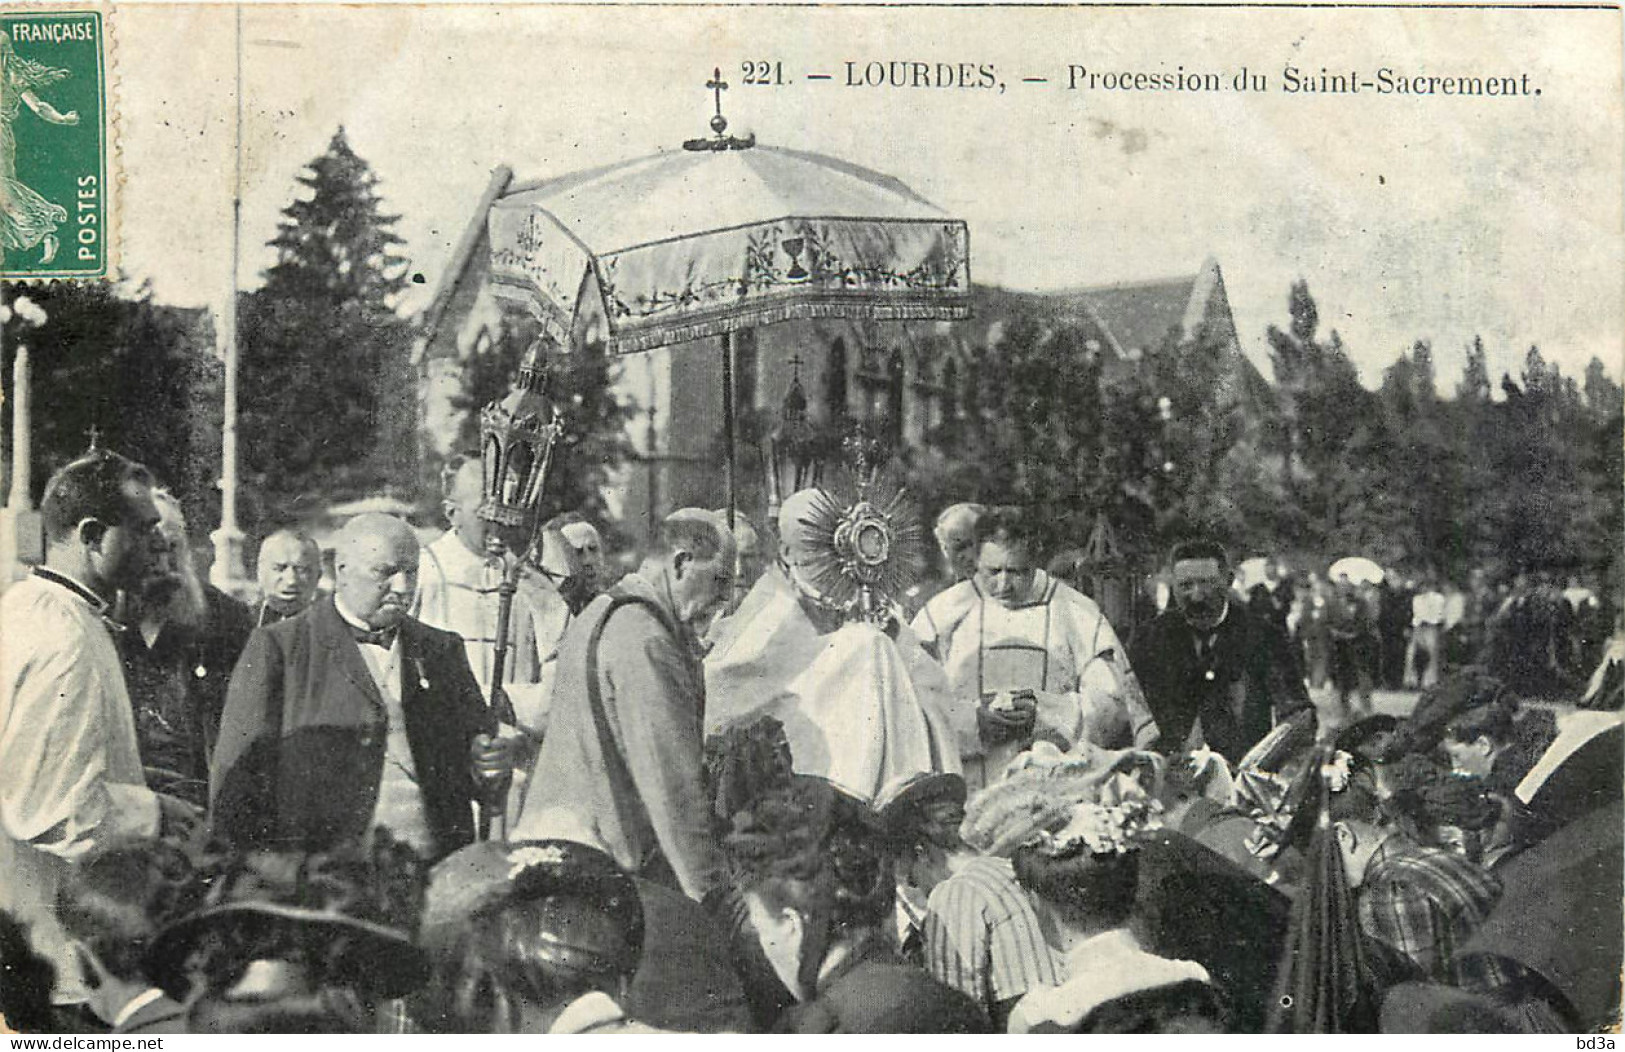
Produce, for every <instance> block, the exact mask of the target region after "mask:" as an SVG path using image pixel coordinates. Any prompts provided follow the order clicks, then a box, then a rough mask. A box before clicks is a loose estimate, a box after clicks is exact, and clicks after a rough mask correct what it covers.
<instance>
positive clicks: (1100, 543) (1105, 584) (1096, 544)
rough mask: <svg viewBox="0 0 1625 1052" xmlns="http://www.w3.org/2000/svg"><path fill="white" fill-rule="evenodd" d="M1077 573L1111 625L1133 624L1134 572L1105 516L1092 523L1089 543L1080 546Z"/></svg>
mask: <svg viewBox="0 0 1625 1052" xmlns="http://www.w3.org/2000/svg"><path fill="white" fill-rule="evenodd" d="M1079 570H1080V571H1081V573H1082V576H1084V577H1086V578H1088V579H1089V581H1090V583H1091V585H1092V587H1091V589H1090V593H1091V595H1092V596H1093V597H1094V600H1095V603H1096V604H1097V605H1099V607H1100V609H1101V612H1102V613H1104V614H1105V615H1106V619H1107V620H1108V621H1110V622H1111V623H1112V624H1114V625H1132V624H1134V621H1135V618H1134V596H1135V593H1136V587H1135V586H1136V581H1135V576H1134V568H1133V566H1132V564H1131V563H1130V560H1129V559H1128V557H1127V556H1126V555H1125V554H1124V552H1123V549H1122V546H1121V545H1119V544H1118V543H1117V535H1116V534H1115V533H1113V532H1112V527H1111V523H1109V522H1107V521H1106V516H1105V515H1101V516H1100V517H1099V518H1097V519H1096V520H1095V528H1094V529H1093V530H1092V531H1091V532H1090V534H1089V542H1088V543H1087V544H1085V545H1084V546H1083V557H1082V558H1081V559H1080V560H1079Z"/></svg>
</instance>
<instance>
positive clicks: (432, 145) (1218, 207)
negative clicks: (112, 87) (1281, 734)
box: [19, 3, 1625, 391]
mask: <svg viewBox="0 0 1625 1052" xmlns="http://www.w3.org/2000/svg"><path fill="white" fill-rule="evenodd" d="M235 23H236V19H235V17H234V14H233V11H232V9H230V8H226V7H207V6H174V7H172V6H165V5H159V4H149V3H135V4H125V5H121V6H120V7H119V8H118V9H117V11H116V13H115V19H114V31H115V33H116V54H117V60H116V76H117V78H118V81H117V108H118V111H119V113H120V124H119V144H120V161H121V167H122V174H123V183H122V185H121V193H122V198H121V202H122V220H121V223H122V227H121V231H122V245H123V255H122V262H123V267H124V270H125V272H126V274H127V276H128V277H129V278H130V279H132V280H134V281H150V282H151V283H152V286H153V288H154V291H155V293H156V294H157V296H158V297H159V298H160V299H161V300H163V301H166V302H171V303H176V304H183V305H194V306H195V305H215V304H219V303H222V302H225V293H226V290H227V289H228V288H229V287H230V285H229V283H230V260H231V200H232V186H233V171H234V164H233V158H234V150H233V143H234V136H233V131H234V126H235V122H236V99H235V95H234V80H235V77H234V46H233V45H234V41H235V39H236V28H235ZM1621 39H1622V36H1621V32H1620V14H1619V12H1618V11H1617V10H1616V11H1605V10H1597V11H1584V10H1580V11H1574V10H1569V11H1560V10H1545V11H1540V10H1440V9H1412V10H1390V9H1354V10H1351V9H1346V8H1323V9H1307V10H1306V9H1294V8H1279V9H1256V8H1254V9H1210V8H1188V7H1185V8H1149V7H1147V8H1126V7H1109V8H1108V7H1101V8H1020V9H1003V10H996V9H989V8H964V9H952V8H923V7H913V8H877V7H845V8H831V7H822V8H815V7H796V8H787V7H773V8H749V7H729V8H724V7H705V6H700V5H696V6H689V7H660V8H651V7H642V8H637V7H548V8H540V7H525V6H517V5H515V6H498V7H483V6H474V5H460V6H455V7H405V6H383V5H380V6H371V7H318V6H302V7H298V8H291V7H279V6H274V5H269V4H256V5H251V6H249V7H247V8H245V9H244V12H243V15H242V41H243V46H242V56H243V95H242V102H243V124H242V134H243V144H244V145H243V153H242V181H243V198H242V227H241V229H242V246H243V247H242V251H241V257H240V258H241V267H240V279H239V280H240V283H241V285H242V287H245V288H252V287H254V286H255V285H257V284H258V283H259V280H260V274H261V273H262V272H263V270H264V268H265V267H266V266H267V265H268V264H269V263H270V262H271V255H270V253H269V252H268V251H267V250H266V249H265V248H264V243H265V242H266V241H267V240H268V239H270V238H271V237H272V236H273V235H274V233H275V230H276V224H277V219H278V214H279V212H280V211H281V209H283V208H284V207H286V206H287V204H288V203H289V202H290V200H292V197H293V195H294V193H295V190H296V185H295V181H294V180H295V177H296V176H297V175H298V173H299V172H300V170H301V168H302V167H303V166H304V165H305V164H306V163H308V162H309V161H310V160H311V159H312V158H313V157H315V156H316V155H317V154H319V153H320V152H321V151H322V150H323V149H324V148H325V146H326V144H327V142H328V140H329V139H330V138H331V137H332V135H333V133H334V131H335V129H336V128H338V127H339V126H340V125H342V126H343V127H344V129H345V131H346V134H347V135H348V137H349V140H350V143H351V145H352V147H353V148H354V149H355V150H356V152H357V153H359V154H360V155H361V156H362V157H363V158H365V159H366V160H367V161H368V162H369V163H370V164H371V165H372V166H373V168H374V170H375V171H376V173H377V175H378V177H379V179H380V190H381V193H382V194H383V196H384V198H385V203H386V205H387V207H388V208H389V209H390V210H391V211H393V212H397V213H399V214H400V216H401V218H400V221H399V223H398V226H397V230H398V232H399V233H400V234H401V235H402V236H403V237H404V238H405V240H406V249H405V251H406V254H407V255H408V256H409V257H410V259H411V267H412V270H413V271H414V272H417V273H421V274H422V275H423V276H424V279H425V280H424V283H423V284H422V285H420V286H417V287H415V288H414V289H413V291H412V293H411V294H410V295H409V297H408V299H407V301H406V302H405V303H404V304H403V307H404V308H405V309H413V308H418V307H421V306H422V305H423V303H424V302H425V301H426V300H427V297H428V296H429V295H430V294H432V291H433V289H434V287H435V285H436V283H437V282H438V281H439V280H440V279H441V278H442V277H443V275H444V272H445V268H446V266H447V263H448V259H449V257H450V255H451V251H452V246H453V245H454V244H455V242H456V241H457V239H458V237H459V235H460V234H461V232H462V231H463V229H464V227H465V226H466V224H467V223H468V221H469V218H470V216H471V214H472V212H473V209H474V207H475V204H476V200H477V198H478V196H479V194H480V191H481V190H482V189H483V188H484V186H485V185H486V182H487V180H488V178H489V174H490V171H491V169H492V168H494V167H496V166H498V165H508V166H510V167H512V168H513V169H514V170H515V172H516V173H517V175H518V178H520V179H530V178H539V177H544V176H550V175H558V174H563V173H565V172H568V171H572V170H574V169H578V168H584V167H593V166H597V165H601V164H605V163H609V162H613V161H617V160H623V159H629V158H633V157H638V156H642V155H646V154H650V153H654V152H657V151H661V150H669V149H675V148H677V147H678V146H679V144H680V142H681V141H682V140H683V139H684V138H689V137H694V136H698V135H702V134H705V132H706V128H705V121H706V120H707V119H708V118H709V117H710V115H711V101H712V100H711V93H710V92H709V91H707V90H706V88H705V87H704V84H705V81H706V80H707V79H708V78H709V77H710V74H711V71H712V69H713V67H721V69H722V70H723V76H724V78H725V79H726V80H728V81H729V82H730V84H731V87H730V89H729V90H728V91H727V92H726V93H724V100H723V104H724V110H725V112H726V113H727V114H728V116H729V118H730V120H731V121H732V122H733V128H732V129H731V130H739V131H744V130H749V131H753V132H754V133H755V134H756V135H757V137H758V138H759V139H760V140H761V141H762V142H764V143H773V144H776V145H783V146H788V147H793V148H798V149H806V150H813V151H816V152H820V153H827V154H832V155H835V156H838V157H842V158H845V159H847V160H850V161H853V162H855V163H858V164H862V165H866V166H868V167H871V168H875V169H878V170H880V171H883V172H886V173H888V174H890V175H893V176H896V177H897V178H899V179H901V180H903V181H904V182H905V183H907V184H909V185H910V186H911V187H913V188H914V189H915V190H916V191H918V192H919V193H921V194H922V195H924V196H925V197H927V198H928V199H930V200H932V201H934V202H935V203H936V204H938V205H939V206H941V207H942V208H943V209H945V210H946V211H948V212H949V213H951V214H953V215H956V216H959V217H961V218H963V219H965V220H966V221H967V223H968V224H969V228H970V233H971V250H972V263H971V270H972V275H973V277H974V279H975V280H976V281H978V282H982V283H991V284H997V285H1003V286H1006V287H1010V288H1017V289H1035V290H1048V289H1063V288H1074V287H1084V286H1094V285H1103V284H1110V283H1116V282H1127V281H1136V280H1145V279H1154V278H1160V277H1168V276H1174V275H1180V274H1194V273H1195V272H1196V270H1197V268H1198V267H1199V266H1200V264H1201V263H1202V261H1203V260H1204V259H1206V258H1207V257H1209V256H1212V257H1214V258H1216V259H1217V260H1218V262H1219V264H1220V267H1221V269H1222V271H1223V274H1224V279H1225V284H1226V288H1227V290H1228V292H1229V296H1230V301H1231V305H1232V308H1233V311H1234V314H1235V318H1236V323H1237V328H1238V330H1239V331H1240V334H1241V338H1242V342H1243V345H1244V349H1245V350H1246V351H1247V353H1248V354H1249V356H1250V357H1252V358H1253V359H1254V360H1255V362H1257V363H1258V364H1259V365H1260V366H1261V368H1263V369H1264V372H1265V375H1266V376H1268V375H1270V372H1269V366H1268V350H1267V344H1266V342H1265V339H1264V332H1265V329H1266V327H1267V326H1269V325H1270V324H1275V325H1278V326H1281V327H1283V328H1284V327H1286V325H1287V321H1288V315H1287V295H1288V290H1289V288H1290V285H1291V283H1292V282H1293V281H1294V280H1296V279H1298V278H1303V279H1305V280H1307V281H1308V283H1309V287H1310V290H1311V291H1312V292H1313V294H1314V295H1315V298H1316V300H1317V302H1318V305H1319V309H1320V316H1321V319H1322V326H1323V327H1324V328H1336V329H1337V330H1338V332H1339V333H1340V334H1341V336H1342V338H1343V340H1344V342H1345V344H1346V345H1347V346H1348V347H1349V349H1350V353H1351V354H1352V356H1353V358H1354V360H1355V361H1356V363H1357V364H1358V365H1359V366H1360V369H1361V372H1362V376H1363V378H1364V379H1365V381H1366V382H1367V383H1368V384H1369V385H1373V386H1374V385H1375V384H1376V383H1378V382H1380V379H1381V373H1382V370H1383V368H1384V367H1385V366H1386V365H1387V364H1389V363H1390V362H1392V361H1393V360H1394V358H1395V357H1396V356H1397V354H1398V353H1399V352H1400V351H1402V350H1404V349H1407V348H1409V347H1410V345H1411V344H1412V343H1413V342H1414V341H1415V340H1417V339H1429V340H1431V341H1432V344H1433V347H1434V356H1435V360H1436V362H1437V368H1438V372H1439V375H1440V377H1441V387H1442V388H1443V389H1444V390H1446V391H1448V390H1450V389H1451V387H1453V384H1454V380H1455V378H1456V377H1457V376H1459V374H1460V370H1461V364H1462V361H1463V352H1464V348H1465V347H1466V345H1467V344H1468V343H1469V342H1470V341H1471V339H1472V337H1473V336H1474V334H1480V335H1482V336H1483V338H1484V341H1485V344H1486V347H1487V349H1488V351H1489V364H1490V368H1491V371H1492V375H1499V373H1500V372H1502V371H1511V372H1512V373H1513V374H1514V375H1516V373H1517V370H1518V368H1519V367H1520V365H1521V364H1522V361H1523V356H1524V352H1525V350H1526V349H1527V348H1528V347H1529V345H1530V344H1531V343H1538V344H1539V345H1540V347H1541V350H1542V352H1543V354H1544V355H1545V356H1546V358H1547V359H1548V360H1549V361H1555V362H1557V363H1558V364H1560V365H1561V366H1562V368H1563V370H1564V372H1565V373H1567V374H1570V375H1579V374H1580V373H1581V372H1583V370H1584V369H1585V366H1586V364H1587V362H1589V361H1590V359H1591V358H1592V357H1593V356H1596V357H1599V358H1601V359H1602V360H1603V362H1604V363H1605V365H1606V366H1607V368H1608V370H1609V372H1610V373H1611V374H1612V375H1614V376H1615V377H1619V376H1620V375H1621V373H1622V371H1625V370H1622V368H1621V366H1622V362H1625V342H1622V340H1625V215H1622V214H1625V171H1622V168H1625V91H1622V83H1621V76H1622V61H1621ZM19 50H21V49H20V48H19ZM894 60H898V61H907V62H925V63H930V64H931V66H932V72H933V79H934V76H935V72H936V64H937V63H947V64H950V65H953V66H958V65H959V64H961V63H967V64H970V65H971V66H972V67H976V68H977V71H978V75H979V69H980V67H982V66H989V67H991V68H992V75H993V79H994V80H995V81H996V82H997V83H999V84H1002V85H1003V90H1002V91H1001V90H1000V89H999V88H997V87H995V88H993V89H981V88H976V87H958V86H952V85H950V86H936V85H932V86H919V87H915V86H903V87H894V86H889V85H883V86H863V85H860V86H849V85H848V83H847V80H848V75H847V69H848V67H847V63H848V62H851V63H854V65H853V66H852V67H851V68H852V69H853V70H854V71H856V72H857V74H858V75H859V77H860V78H861V75H862V71H863V70H864V69H865V68H866V67H867V66H868V63H870V62H882V63H887V62H891V61H894ZM747 62H764V63H781V64H782V67H781V68H782V71H783V76H784V78H785V79H786V80H788V81H789V83H786V84H783V85H777V86H752V85H746V84H744V83H742V77H743V73H744V70H743V69H742V63H747ZM1289 66H1290V67H1294V68H1296V69H1298V70H1301V71H1303V72H1304V73H1305V74H1311V75H1318V74H1319V72H1320V70H1321V69H1322V68H1323V67H1324V68H1325V69H1326V70H1328V71H1331V72H1341V71H1344V70H1352V71H1359V73H1360V76H1361V79H1363V80H1373V81H1374V78H1375V77H1376V76H1377V75H1378V71H1379V70H1382V69H1385V68H1386V69H1389V70H1391V71H1392V72H1393V73H1394V74H1399V75H1406V76H1413V75H1417V74H1422V75H1433V76H1447V75H1460V76H1486V77H1488V76H1494V77H1513V78H1521V77H1523V76H1524V75H1525V74H1527V77H1528V84H1529V86H1530V88H1531V89H1533V88H1537V87H1538V88H1539V89H1540V95H1539V96H1534V95H1528V96H1515V97H1496V98H1487V97H1476V98H1459V97H1457V98H1450V97H1444V96H1438V95H1435V96H1416V95H1398V94H1390V95H1378V94H1376V93H1374V92H1373V91H1370V90H1365V89H1362V90H1361V91H1360V92H1358V93H1356V94H1334V93H1306V92H1297V93H1288V92H1286V91H1283V90H1282V87H1283V86H1284V84H1285V83H1286V81H1285V79H1284V72H1285V70H1286V68H1287V67H1289ZM1072 67H1080V68H1081V69H1082V70H1084V71H1086V73H1094V74H1096V75H1097V77H1098V76H1101V75H1104V74H1107V73H1115V72H1130V73H1136V72H1145V73H1155V74H1177V73H1178V71H1179V67H1184V70H1185V72H1186V73H1187V74H1189V73H1195V72H1213V73H1216V74H1219V75H1220V77H1221V80H1222V82H1223V83H1224V84H1225V85H1226V87H1228V86H1229V85H1230V83H1231V82H1233V80H1234V76H1235V74H1236V73H1238V72H1240V71H1241V70H1242V69H1243V68H1244V67H1245V69H1246V70H1247V71H1248V72H1249V73H1250V74H1260V75H1262V76H1264V77H1265V78H1267V79H1266V84H1265V90H1264V91H1262V92H1235V91H1232V90H1226V91H1221V92H1184V91H1177V90H1176V91H1143V90H1142V91H1130V90H1108V89H1105V88H1102V87H1096V88H1093V89H1091V88H1089V87H1088V86H1087V81H1084V84H1085V86H1084V87H1082V88H1079V89H1076V90H1068V88H1067V82H1068V80H1069V78H1070V76H1071V72H1070V71H1071V69H1072ZM808 73H828V74H830V75H831V76H832V78H833V79H831V80H828V81H821V82H814V81H808V80H807V79H806V74H808ZM978 75H973V76H972V77H971V79H972V80H976V79H978ZM1084 75H1085V74H1079V76H1080V77H1082V76H1084ZM1029 77H1033V78H1036V77H1043V78H1048V83H1045V84H1036V83H1033V84H1029V83H1024V82H1023V80H1024V78H1029ZM1097 83H1099V81H1098V80H1097Z"/></svg>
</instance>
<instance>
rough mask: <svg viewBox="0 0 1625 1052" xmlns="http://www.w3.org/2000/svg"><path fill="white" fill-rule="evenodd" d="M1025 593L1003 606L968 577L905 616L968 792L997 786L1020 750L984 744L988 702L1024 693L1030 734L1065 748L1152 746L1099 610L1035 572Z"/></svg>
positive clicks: (1137, 696)
mask: <svg viewBox="0 0 1625 1052" xmlns="http://www.w3.org/2000/svg"><path fill="white" fill-rule="evenodd" d="M1031 594H1032V595H1033V596H1035V597H1036V598H1034V599H1033V600H1032V601H1030V602H1027V603H1023V604H1020V605H1018V606H1016V607H1014V608H1010V607H1006V606H1004V605H1003V604H1001V603H998V602H995V601H993V600H991V599H988V598H987V597H986V596H984V595H983V594H982V592H981V590H980V589H979V588H978V587H977V585H976V582H975V581H974V580H970V581H961V582H960V583H959V584H956V585H954V586H953V587H952V588H949V589H947V590H946V591H944V592H941V593H939V594H938V595H936V596H935V597H934V598H932V600H931V601H930V602H928V603H926V605H925V609H923V610H921V611H920V613H919V616H917V617H916V618H915V619H914V626H913V627H914V632H915V634H916V635H917V636H918V638H919V640H920V642H921V643H922V644H924V645H925V646H926V647H927V648H928V649H930V650H931V651H933V652H934V653H935V654H936V655H937V657H938V658H939V659H940V660H941V661H942V664H943V667H944V669H945V670H946V672H947V675H948V682H949V683H950V684H951V687H952V690H953V703H952V709H951V712H950V715H949V719H950V721H951V722H952V724H953V726H954V728H955V730H956V731H957V732H958V734H959V747H960V755H961V756H962V758H963V759H964V762H965V781H966V783H967V785H969V786H970V788H971V789H972V790H974V789H976V788H979V787H981V786H983V785H986V784H988V782H990V781H994V780H997V778H998V777H999V774H1000V772H1001V771H1003V770H1004V766H1005V765H1006V764H1007V763H1009V762H1010V760H1012V759H1014V758H1015V756H1016V754H1018V753H1019V752H1021V751H1022V749H1023V748H1024V747H1025V746H1026V744H1027V743H1024V742H1021V741H1013V742H1006V743H1002V744H999V745H995V746H993V747H991V748H989V747H986V746H984V745H983V743H982V741H981V737H980V735H979V734H978V733H977V725H976V709H977V707H978V706H980V705H982V704H983V702H984V698H986V697H987V696H988V695H992V694H997V693H1001V692H1007V691H1013V690H1031V691H1033V692H1034V694H1035V696H1036V697H1037V701H1038V713H1037V720H1036V725H1035V727H1034V734H1035V736H1043V737H1049V738H1056V739H1059V740H1060V741H1061V742H1063V743H1065V745H1066V746H1067V747H1068V748H1070V747H1072V746H1073V745H1076V744H1077V743H1078V742H1079V741H1080V740H1083V739H1088V740H1089V741H1092V742H1094V743H1095V744H1097V745H1100V746H1103V747H1105V748H1123V747H1125V746H1128V745H1133V746H1134V747H1137V748H1149V747H1150V746H1151V744H1152V743H1154V742H1155V741H1156V740H1157V733H1158V732H1157V725H1156V721H1155V720H1154V719H1153V718H1152V716H1151V710H1150V709H1149V708H1148V707H1147V706H1146V703H1145V697H1144V696H1143V695H1142V693H1141V691H1140V684H1139V681H1138V680H1137V679H1136V678H1135V677H1134V672H1133V671H1132V670H1131V669H1130V668H1129V663H1128V654H1127V651H1126V650H1125V649H1124V647H1123V644H1122V643H1121V642H1120V641H1119V640H1118V638H1117V633H1116V632H1114V631H1113V630H1112V626H1111V624H1110V623H1109V622H1108V621H1107V620H1106V616H1105V615H1104V614H1102V613H1101V612H1100V607H1098V606H1096V605H1095V603H1094V601H1093V600H1092V599H1090V598H1089V597H1088V596H1085V595H1084V594H1082V593H1081V592H1079V591H1077V590H1076V589H1074V588H1072V587H1070V586H1069V585H1066V584H1064V583H1062V582H1060V581H1057V580H1055V579H1054V578H1051V577H1050V576H1049V575H1048V574H1046V573H1045V572H1044V571H1042V570H1039V571H1036V573H1035V575H1034V579H1033V586H1032V590H1031Z"/></svg>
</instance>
